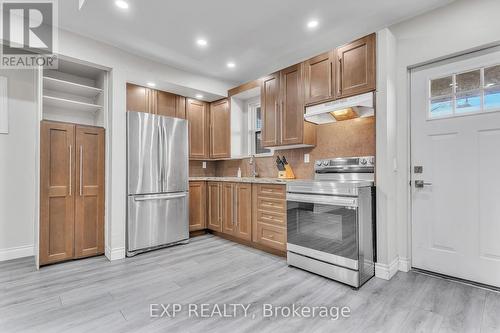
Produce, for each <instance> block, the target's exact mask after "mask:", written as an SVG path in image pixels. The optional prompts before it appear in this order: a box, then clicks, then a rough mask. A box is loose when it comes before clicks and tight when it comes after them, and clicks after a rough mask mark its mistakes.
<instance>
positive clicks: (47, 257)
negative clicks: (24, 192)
mask: <svg viewBox="0 0 500 333" xmlns="http://www.w3.org/2000/svg"><path fill="white" fill-rule="evenodd" d="M74 131H75V126H74V125H71V124H64V123H56V122H48V121H43V122H42V124H41V130H40V137H41V140H40V156H41V162H40V264H41V265H45V264H50V263H54V262H58V261H63V260H67V259H71V258H73V251H74V216H75V199H74V196H75V183H76V182H75V152H76V148H75V135H74Z"/></svg>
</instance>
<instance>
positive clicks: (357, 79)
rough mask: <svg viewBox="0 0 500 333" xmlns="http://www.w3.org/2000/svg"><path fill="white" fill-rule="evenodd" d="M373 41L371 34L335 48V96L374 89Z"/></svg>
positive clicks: (374, 61)
mask: <svg viewBox="0 0 500 333" xmlns="http://www.w3.org/2000/svg"><path fill="white" fill-rule="evenodd" d="M375 43H376V35H375V34H372V35H369V36H366V37H363V38H360V39H358V40H356V41H354V42H352V43H349V44H346V45H344V46H341V47H339V48H337V49H336V58H337V64H336V78H337V90H336V98H343V97H348V96H353V95H358V94H362V93H365V92H369V91H373V90H375V88H376V77H375V71H376V59H375V58H376V54H375V52H376V50H375Z"/></svg>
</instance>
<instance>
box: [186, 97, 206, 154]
mask: <svg viewBox="0 0 500 333" xmlns="http://www.w3.org/2000/svg"><path fill="white" fill-rule="evenodd" d="M186 119H187V120H188V121H189V158H191V159H208V158H209V157H210V156H209V140H210V138H209V121H208V104H207V103H205V102H202V101H198V100H195V99H191V98H188V99H187V100H186Z"/></svg>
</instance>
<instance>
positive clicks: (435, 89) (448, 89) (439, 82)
mask: <svg viewBox="0 0 500 333" xmlns="http://www.w3.org/2000/svg"><path fill="white" fill-rule="evenodd" d="M452 93H453V76H447V77H443V78H440V79H434V80H431V97H437V96H443V95H451V94H452Z"/></svg>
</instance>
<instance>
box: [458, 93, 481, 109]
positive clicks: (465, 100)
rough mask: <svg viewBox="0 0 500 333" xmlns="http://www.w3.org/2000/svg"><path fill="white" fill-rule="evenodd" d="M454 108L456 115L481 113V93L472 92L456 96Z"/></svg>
mask: <svg viewBox="0 0 500 333" xmlns="http://www.w3.org/2000/svg"><path fill="white" fill-rule="evenodd" d="M455 108H456V112H457V113H470V112H478V111H481V93H480V92H479V91H474V92H467V93H462V94H457V98H456V106H455Z"/></svg>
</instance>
